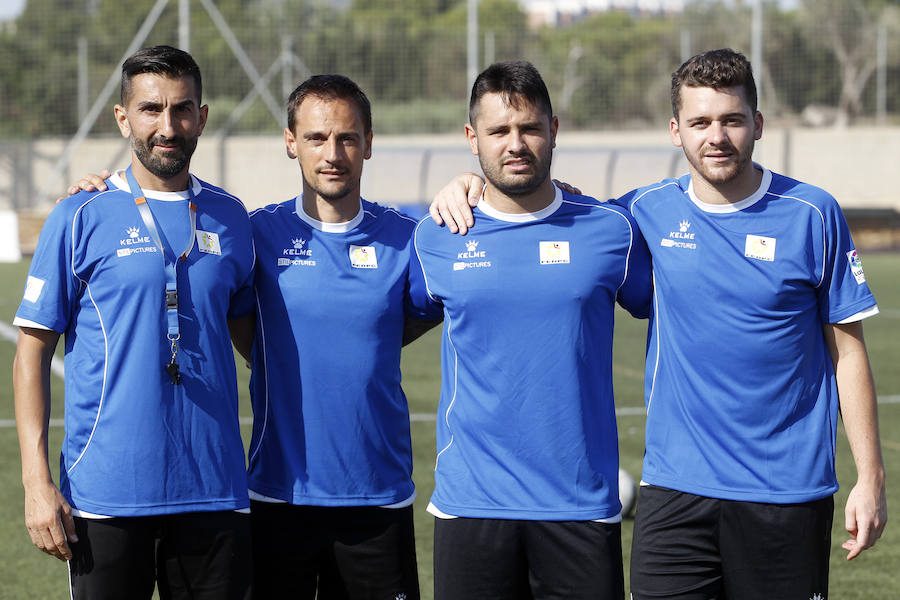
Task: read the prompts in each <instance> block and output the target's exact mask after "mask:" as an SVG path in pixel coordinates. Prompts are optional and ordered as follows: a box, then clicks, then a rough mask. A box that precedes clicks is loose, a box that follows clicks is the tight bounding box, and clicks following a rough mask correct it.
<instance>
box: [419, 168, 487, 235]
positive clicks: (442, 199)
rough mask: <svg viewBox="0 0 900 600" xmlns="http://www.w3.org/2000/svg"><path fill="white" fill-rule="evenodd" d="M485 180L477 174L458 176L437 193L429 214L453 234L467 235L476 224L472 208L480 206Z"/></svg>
mask: <svg viewBox="0 0 900 600" xmlns="http://www.w3.org/2000/svg"><path fill="white" fill-rule="evenodd" d="M483 187H484V180H483V179H482V178H481V177H479V176H478V175H476V174H475V173H463V174H462V175H457V176H456V177H455V178H454V179H453V180H452V181H451V182H450V183H448V184H447V185H445V186H444V187H443V188H441V191H439V192H438V193H437V195H436V196H435V197H434V200H432V202H431V206H430V207H429V208H428V212H429V213H430V214H431V218H432V219H433V220H434V222H435V223H437V224H438V225H443V224H444V223H446V224H447V229H449V230H450V231H451V232H452V233H459V234H460V235H466V232H468V231H469V228H470V227H472V226H473V225H474V224H475V219H474V218H473V217H472V207H473V206H475V205H476V204H478V199H479V198H481V190H482V188H483Z"/></svg>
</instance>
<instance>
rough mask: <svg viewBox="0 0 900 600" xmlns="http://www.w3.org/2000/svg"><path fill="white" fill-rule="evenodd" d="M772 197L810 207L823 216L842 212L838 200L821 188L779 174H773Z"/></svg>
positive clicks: (770, 188)
mask: <svg viewBox="0 0 900 600" xmlns="http://www.w3.org/2000/svg"><path fill="white" fill-rule="evenodd" d="M768 195H769V196H770V197H774V198H779V199H783V200H788V201H793V202H796V203H797V204H798V206H800V207H804V206H806V207H808V208H810V209H812V210H813V211H815V212H818V213H820V214H822V215H823V217H824V216H825V215H827V214H832V213H834V212H840V206H839V205H838V203H837V200H836V199H835V198H834V196H832V195H831V194H829V193H828V192H826V191H825V190H823V189H822V188H820V187H817V186H814V185H811V184H809V183H804V182H802V181H798V180H796V179H791V178H790V177H785V176H784V175H780V174H778V173H774V172H773V173H772V183H771V184H770V185H769V190H768Z"/></svg>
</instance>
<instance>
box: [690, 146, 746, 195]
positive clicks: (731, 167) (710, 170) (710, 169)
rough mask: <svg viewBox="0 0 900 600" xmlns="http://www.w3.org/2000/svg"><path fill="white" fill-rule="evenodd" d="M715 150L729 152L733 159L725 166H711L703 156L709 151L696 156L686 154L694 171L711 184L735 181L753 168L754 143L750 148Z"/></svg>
mask: <svg viewBox="0 0 900 600" xmlns="http://www.w3.org/2000/svg"><path fill="white" fill-rule="evenodd" d="M715 150H721V151H726V152H729V153H730V154H731V156H732V159H731V160H730V161H728V162H727V163H725V164H722V165H718V166H710V165H709V164H708V163H706V162H704V160H703V155H704V153H705V152H706V151H707V149H706V148H701V149H700V152H699V153H698V154H696V155H688V154H685V157H686V158H687V160H688V162H689V163H690V164H691V166H693V167H694V169H695V170H696V171H697V172H698V173H699V174H700V175H701V176H702V177H703V179H705V180H706V181H708V182H709V183H711V184H713V185H721V184H726V183H729V182H731V181H733V180H735V179H736V178H737V177H738V176H739V175H741V174H742V173H744V172H745V170H746V169H747V167H748V166H749V167H751V168H752V166H753V142H752V141H751V143H750V144H749V146H748V147H745V148H738V147H737V146H734V145H731V144H729V145H728V146H722V147H717V148H715Z"/></svg>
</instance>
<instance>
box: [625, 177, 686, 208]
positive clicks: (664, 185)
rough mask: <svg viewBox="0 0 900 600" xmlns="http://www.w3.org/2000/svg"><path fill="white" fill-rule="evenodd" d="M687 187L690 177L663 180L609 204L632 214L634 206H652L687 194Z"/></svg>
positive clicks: (632, 191) (634, 190)
mask: <svg viewBox="0 0 900 600" xmlns="http://www.w3.org/2000/svg"><path fill="white" fill-rule="evenodd" d="M689 185H690V177H689V176H688V175H685V176H683V177H680V178H678V179H673V178H670V179H663V180H662V181H657V182H656V183H651V184H649V185H645V186H641V187H639V188H636V189H633V190H631V191H630V192H628V193H626V194H625V195H624V196H621V197H620V198H616V199H615V200H613V201H612V202H611V204H615V205H618V206H622V207H624V208H626V209H627V210H628V211H629V212H631V213H634V210H635V206H636V205H638V204H641V205H645V204H654V203H656V202H659V201H664V200H666V199H667V198H671V197H672V196H683V195H684V194H685V193H687V189H688V186H689Z"/></svg>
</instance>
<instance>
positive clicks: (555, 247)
mask: <svg viewBox="0 0 900 600" xmlns="http://www.w3.org/2000/svg"><path fill="white" fill-rule="evenodd" d="M538 244H539V250H540V259H541V264H542V265H560V264H567V263H568V262H569V242H538Z"/></svg>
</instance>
